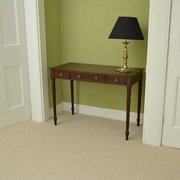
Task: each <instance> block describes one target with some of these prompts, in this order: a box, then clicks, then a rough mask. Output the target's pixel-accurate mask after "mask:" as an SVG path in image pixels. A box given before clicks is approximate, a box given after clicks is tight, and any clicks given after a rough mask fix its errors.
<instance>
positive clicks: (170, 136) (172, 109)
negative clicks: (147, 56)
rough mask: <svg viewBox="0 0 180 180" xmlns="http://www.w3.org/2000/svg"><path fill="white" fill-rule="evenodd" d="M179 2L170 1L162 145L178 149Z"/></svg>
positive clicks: (179, 76) (179, 83) (179, 95)
mask: <svg viewBox="0 0 180 180" xmlns="http://www.w3.org/2000/svg"><path fill="white" fill-rule="evenodd" d="M179 7H180V1H179V0H173V1H172V13H171V26H170V43H169V56H168V66H167V67H168V68H167V84H166V95H165V109H164V125H163V138H162V144H163V145H166V146H171V147H176V148H180V20H179V17H180V11H179Z"/></svg>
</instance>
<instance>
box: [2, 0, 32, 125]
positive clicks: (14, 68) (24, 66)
mask: <svg viewBox="0 0 180 180" xmlns="http://www.w3.org/2000/svg"><path fill="white" fill-rule="evenodd" d="M24 19H25V18H24V1H23V0H0V127H6V126H9V125H12V124H16V123H19V122H22V121H25V120H30V119H31V109H30V94H29V77H28V61H27V47H26V35H25V20H24Z"/></svg>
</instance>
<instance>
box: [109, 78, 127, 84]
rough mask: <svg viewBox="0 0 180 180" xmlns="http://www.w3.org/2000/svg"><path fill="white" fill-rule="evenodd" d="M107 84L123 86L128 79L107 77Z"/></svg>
mask: <svg viewBox="0 0 180 180" xmlns="http://www.w3.org/2000/svg"><path fill="white" fill-rule="evenodd" d="M106 82H107V83H109V84H122V85H126V83H127V78H126V77H120V76H107V77H106Z"/></svg>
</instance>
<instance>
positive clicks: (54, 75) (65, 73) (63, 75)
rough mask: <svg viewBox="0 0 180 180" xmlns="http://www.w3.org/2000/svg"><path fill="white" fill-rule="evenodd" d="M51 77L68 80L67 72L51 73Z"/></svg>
mask: <svg viewBox="0 0 180 180" xmlns="http://www.w3.org/2000/svg"><path fill="white" fill-rule="evenodd" d="M52 73H53V77H55V78H60V79H69V72H66V71H55V70H54V71H53V72H52Z"/></svg>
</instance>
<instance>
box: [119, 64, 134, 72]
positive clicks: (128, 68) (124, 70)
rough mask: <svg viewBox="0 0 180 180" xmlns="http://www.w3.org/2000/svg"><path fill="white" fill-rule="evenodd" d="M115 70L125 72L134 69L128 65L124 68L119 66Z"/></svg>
mask: <svg viewBox="0 0 180 180" xmlns="http://www.w3.org/2000/svg"><path fill="white" fill-rule="evenodd" d="M116 71H118V72H124V73H126V72H132V71H134V69H133V68H130V67H127V68H124V67H123V66H120V67H119V68H117V69H116Z"/></svg>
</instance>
